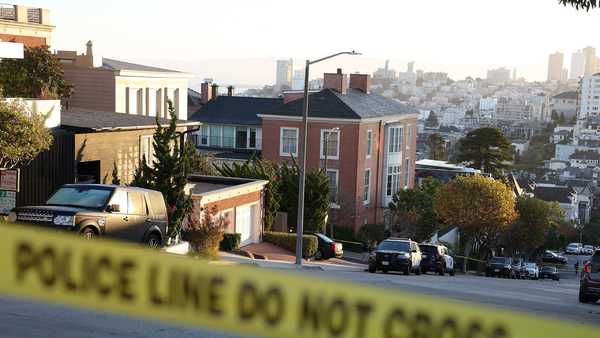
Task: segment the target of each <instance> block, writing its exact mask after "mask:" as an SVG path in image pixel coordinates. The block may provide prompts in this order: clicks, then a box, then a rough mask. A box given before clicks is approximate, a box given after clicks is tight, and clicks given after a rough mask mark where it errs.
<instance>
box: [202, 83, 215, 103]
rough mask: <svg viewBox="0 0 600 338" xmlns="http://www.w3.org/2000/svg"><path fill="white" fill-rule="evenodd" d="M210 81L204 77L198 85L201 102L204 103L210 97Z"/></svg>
mask: <svg viewBox="0 0 600 338" xmlns="http://www.w3.org/2000/svg"><path fill="white" fill-rule="evenodd" d="M211 83H212V80H211V79H204V82H202V84H201V85H200V101H202V104H206V103H207V102H208V101H210V100H211V99H212V92H211V88H210V85H211Z"/></svg>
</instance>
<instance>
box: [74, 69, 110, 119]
mask: <svg viewBox="0 0 600 338" xmlns="http://www.w3.org/2000/svg"><path fill="white" fill-rule="evenodd" d="M63 70H64V78H65V80H66V81H67V82H68V83H69V84H71V85H73V95H71V97H70V98H68V99H67V100H65V105H68V107H77V108H84V109H90V110H98V111H106V112H114V111H115V80H114V75H113V72H112V71H110V70H105V69H92V68H84V67H74V66H68V65H65V66H63Z"/></svg>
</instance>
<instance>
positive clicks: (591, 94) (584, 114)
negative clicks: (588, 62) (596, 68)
mask: <svg viewBox="0 0 600 338" xmlns="http://www.w3.org/2000/svg"><path fill="white" fill-rule="evenodd" d="M580 86H581V90H580V93H579V102H580V110H579V118H580V119H584V118H588V117H598V116H600V73H596V74H593V75H586V76H584V77H583V78H582V79H581V85H580Z"/></svg>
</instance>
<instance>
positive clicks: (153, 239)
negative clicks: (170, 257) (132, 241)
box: [146, 232, 160, 249]
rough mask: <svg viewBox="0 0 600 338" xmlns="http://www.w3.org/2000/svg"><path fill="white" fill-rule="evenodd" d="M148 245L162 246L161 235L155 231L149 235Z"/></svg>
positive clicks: (153, 246) (154, 247)
mask: <svg viewBox="0 0 600 338" xmlns="http://www.w3.org/2000/svg"><path fill="white" fill-rule="evenodd" d="M146 246H147V247H149V248H151V249H158V248H160V236H159V235H158V234H157V233H155V232H153V233H151V234H150V235H148V238H147V239H146Z"/></svg>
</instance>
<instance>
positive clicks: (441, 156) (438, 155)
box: [427, 133, 447, 161]
mask: <svg viewBox="0 0 600 338" xmlns="http://www.w3.org/2000/svg"><path fill="white" fill-rule="evenodd" d="M427 152H428V154H429V158H430V159H432V160H441V161H443V160H446V159H447V157H446V142H445V141H444V139H443V138H442V136H441V135H440V134H438V133H434V134H431V135H429V137H427Z"/></svg>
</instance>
